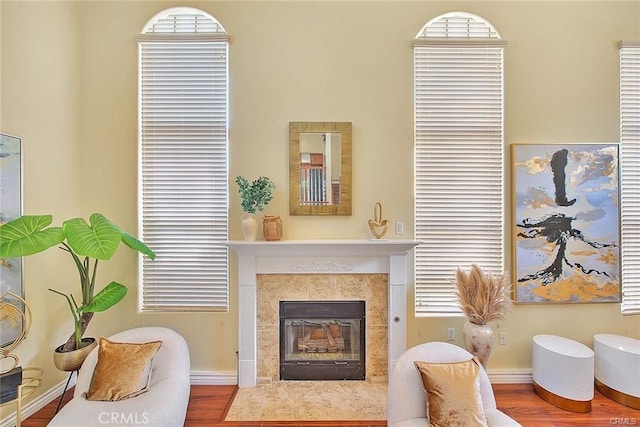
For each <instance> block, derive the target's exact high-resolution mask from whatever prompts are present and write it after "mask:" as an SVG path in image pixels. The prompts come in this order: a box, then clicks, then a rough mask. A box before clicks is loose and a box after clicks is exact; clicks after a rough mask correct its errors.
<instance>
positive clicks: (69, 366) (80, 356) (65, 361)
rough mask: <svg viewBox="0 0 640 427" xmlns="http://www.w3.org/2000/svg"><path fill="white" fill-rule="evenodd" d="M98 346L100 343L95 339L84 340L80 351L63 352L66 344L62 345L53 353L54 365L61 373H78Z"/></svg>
mask: <svg viewBox="0 0 640 427" xmlns="http://www.w3.org/2000/svg"><path fill="white" fill-rule="evenodd" d="M96 345H98V342H97V341H96V339H95V338H82V347H80V348H79V349H77V350H71V351H62V347H64V344H62V345H61V346H59V347H57V348H56V349H55V350H54V352H53V364H54V365H55V367H56V368H58V369H60V370H61V371H66V372H71V371H77V370H78V369H80V367H81V366H82V364H83V363H84V359H86V358H87V356H88V355H89V353H91V350H93V349H94V348H95V346H96Z"/></svg>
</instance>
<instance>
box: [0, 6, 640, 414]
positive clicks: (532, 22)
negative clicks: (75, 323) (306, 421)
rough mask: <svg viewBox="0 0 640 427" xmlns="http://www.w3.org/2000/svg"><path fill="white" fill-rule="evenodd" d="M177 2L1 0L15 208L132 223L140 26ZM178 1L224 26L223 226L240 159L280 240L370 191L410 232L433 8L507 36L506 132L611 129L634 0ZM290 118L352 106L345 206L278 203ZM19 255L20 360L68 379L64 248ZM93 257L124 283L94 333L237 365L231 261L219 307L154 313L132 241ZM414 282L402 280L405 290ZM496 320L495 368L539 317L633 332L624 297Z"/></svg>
mask: <svg viewBox="0 0 640 427" xmlns="http://www.w3.org/2000/svg"><path fill="white" fill-rule="evenodd" d="M180 4H184V5H186V4H187V3H186V2H179V1H176V2H155V1H130V2H127V1H113V2H100V1H84V2H74V1H59V2H12V1H6V0H5V1H3V2H2V9H1V25H2V27H1V28H2V30H1V33H0V36H1V40H2V56H1V62H0V64H1V66H2V69H1V74H0V76H1V77H2V82H1V83H2V84H1V85H0V93H1V94H2V102H1V104H0V108H1V110H0V111H1V112H2V116H1V117H0V119H1V122H0V123H2V130H3V131H4V132H8V133H12V134H16V135H19V136H21V137H22V138H23V141H24V146H25V149H24V151H25V157H24V174H25V187H24V211H25V213H43V212H52V213H53V214H54V216H55V218H56V219H57V220H59V221H61V220H63V219H66V218H67V217H70V216H73V215H88V214H90V213H92V212H94V211H99V212H103V213H105V214H106V215H107V216H108V217H110V218H112V219H113V220H114V221H115V222H116V223H118V224H120V225H121V226H123V227H124V228H125V229H127V230H129V231H132V232H135V230H136V227H137V220H136V212H137V202H136V196H137V193H136V192H137V189H136V162H137V160H136V141H137V127H136V111H137V102H136V96H137V46H136V43H135V36H136V34H138V33H139V32H140V30H141V29H142V27H143V26H144V24H145V23H146V22H147V20H148V19H150V18H151V17H152V16H154V15H155V14H156V13H157V12H159V11H161V10H163V9H165V8H167V7H171V6H175V5H180ZM188 5H189V6H195V7H199V8H201V9H203V10H205V11H207V12H209V13H211V14H212V15H213V16H215V17H216V18H217V19H219V20H220V22H221V23H222V24H223V26H224V27H225V28H226V29H227V31H228V32H229V34H230V35H231V45H230V55H229V65H230V74H231V78H230V108H231V114H230V135H229V138H230V183H231V187H230V188H231V193H230V212H229V218H230V233H231V235H230V237H231V238H232V239H241V231H240V221H239V217H240V214H241V209H240V199H239V196H238V194H237V191H236V187H235V184H233V179H234V178H235V176H237V175H244V176H246V177H249V178H254V177H257V176H259V175H266V176H269V177H271V179H272V180H273V181H274V182H275V184H276V186H277V188H276V191H275V198H274V200H273V202H272V203H271V204H270V205H269V206H268V207H267V209H266V211H265V213H266V214H270V215H274V214H277V215H280V216H282V217H283V222H284V230H285V231H284V233H285V235H284V237H285V238H286V239H306V238H354V239H356V238H369V237H370V234H369V230H368V227H367V220H368V219H370V218H372V216H373V207H374V205H375V203H376V202H381V203H382V204H383V207H384V216H385V218H386V219H389V220H391V221H393V222H395V221H404V222H405V224H406V225H407V227H406V231H407V234H405V235H404V236H396V235H394V234H393V233H392V232H391V234H390V235H389V236H388V237H391V238H395V237H405V238H408V237H410V236H411V235H412V232H413V196H412V187H413V174H412V164H413V160H412V153H413V139H412V137H413V119H412V117H413V104H412V89H413V88H412V86H413V85H412V72H413V70H412V48H411V41H412V39H413V38H414V36H415V35H416V33H417V32H418V30H420V28H421V27H422V26H423V25H424V24H425V23H426V22H427V21H429V20H430V19H432V18H433V17H435V16H437V15H439V14H441V13H444V12H446V11H450V10H464V11H468V12H471V13H475V14H478V15H480V16H482V17H484V18H485V19H487V20H489V21H490V22H491V23H492V24H494V25H495V26H496V28H497V29H498V30H499V31H500V33H501V35H502V36H503V37H504V38H505V39H507V40H508V48H507V51H506V56H505V71H506V79H505V95H506V111H505V117H506V126H505V132H506V143H507V144H511V143H512V142H554V141H556V142H574V141H581V142H582V141H585V142H594V141H617V140H618V65H617V64H618V56H617V55H618V51H617V46H616V44H617V42H618V41H619V40H621V39H636V40H637V39H640V3H638V2H635V1H628V2H624V1H607V2H591V1H589V2H577V1H570V2H514V1H509V2H504V1H503V2H482V1H468V2H452V1H428V2H427V1H416V2H399V1H393V2H383V1H379V2H280V1H273V2H271V1H259V2H248V1H234V2H231V1H223V2H210V1H207V2H189V3H188ZM336 70H337V71H336ZM289 121H351V122H353V141H354V143H353V157H354V161H353V196H354V209H353V215H352V216H350V217H334V218H327V217H290V216H288V206H287V200H288V190H287V183H288V166H287V153H288V151H287V150H288V147H287V144H288V142H287V141H288V135H287V132H288V122H289ZM506 152H508V150H506ZM506 164H507V166H508V162H506ZM506 176H507V177H508V176H509V175H508V173H507V174H506ZM507 203H510V199H507ZM506 221H507V224H508V223H509V221H510V217H509V216H508V217H507V218H506ZM510 238H511V236H510V235H507V236H506V239H507V247H510V244H509V239H510ZM508 252H510V250H508ZM508 257H509V258H510V253H508ZM507 265H508V264H507ZM231 266H232V268H235V266H236V263H235V258H232V264H231ZM25 268H26V275H25V286H26V289H27V299H28V300H29V302H30V303H31V304H32V306H33V307H34V308H35V310H36V322H35V323H34V326H33V328H32V331H31V334H30V335H29V337H28V339H27V341H26V342H25V343H24V344H23V345H22V346H21V347H20V348H19V349H18V353H19V356H20V357H21V361H22V363H23V364H25V365H29V364H32V365H39V366H43V367H45V369H46V382H45V387H44V388H43V390H47V389H48V388H50V387H51V386H52V385H53V384H55V383H58V382H60V381H62V380H63V378H64V374H63V373H61V372H58V371H56V370H55V368H54V367H53V366H52V364H51V362H50V351H51V349H52V348H53V347H55V345H57V344H58V343H60V342H61V341H63V339H64V338H65V336H66V335H67V333H68V331H70V329H71V323H70V322H69V320H68V319H67V317H68V315H67V313H66V307H65V306H64V303H63V302H62V301H59V300H57V299H55V298H50V296H51V295H48V294H47V292H46V291H45V288H46V287H49V286H54V285H55V286H56V287H59V288H62V289H65V288H68V289H70V290H75V287H76V284H75V281H71V283H69V280H68V279H69V278H73V276H72V275H73V271H72V269H71V266H70V265H68V260H66V259H64V258H63V257H62V255H61V254H57V253H55V251H49V252H47V253H44V254H41V255H37V256H34V257H30V258H29V259H27V260H26V261H25ZM101 274H102V276H101V277H104V280H112V279H113V280H118V281H122V282H123V283H128V284H129V285H130V293H129V295H128V296H127V298H126V300H125V302H124V303H122V304H119V305H118V306H116V307H115V308H114V309H112V310H110V311H108V312H106V313H99V314H97V315H96V319H95V320H94V321H93V323H92V326H91V330H90V333H91V334H93V335H109V334H111V333H113V332H115V331H117V330H121V329H124V328H127V327H133V326H138V325H166V326H169V327H172V328H174V329H176V330H177V331H178V332H180V333H182V334H183V335H184V336H185V337H186V339H187V341H188V343H189V346H190V348H191V358H192V369H193V370H205V371H233V370H235V368H236V366H235V361H236V358H235V351H236V346H237V315H238V314H237V309H236V307H237V277H236V274H235V273H232V277H231V310H230V312H229V313H210V314H193V313H184V314H155V315H150V314H136V289H135V283H136V282H137V270H136V257H135V255H133V254H132V253H129V252H127V251H122V252H120V253H118V254H117V255H116V257H115V259H114V260H113V261H112V262H111V263H109V264H108V265H107V264H104V266H103V267H102V271H101ZM107 274H108V275H107ZM73 279H74V280H75V278H73ZM412 293H413V292H412V289H409V295H408V299H407V303H408V304H411V299H412V297H413V295H412ZM462 323H463V320H462V319H460V318H451V319H449V318H445V319H442V318H441V319H433V318H420V319H414V318H413V317H412V318H410V319H409V321H408V325H409V327H408V343H409V345H413V344H416V343H419V342H422V341H427V340H443V339H445V338H446V335H445V332H446V328H447V327H456V328H457V332H458V335H461V325H462ZM499 328H500V330H501V331H506V332H508V333H509V344H508V345H506V346H496V348H495V350H494V354H493V355H492V357H491V359H490V362H489V368H490V369H513V368H527V367H530V365H531V360H530V350H531V349H530V342H531V337H532V336H533V335H535V334H538V333H549V332H551V333H557V334H561V335H566V336H571V337H574V338H576V339H578V340H580V341H582V342H585V343H587V344H590V343H591V340H592V336H593V334H594V333H598V332H611V333H620V334H625V335H630V336H635V337H640V318H639V317H638V316H635V317H623V316H621V315H620V307H619V304H600V305H557V306H550V305H542V306H537V305H536V306H533V305H532V306H518V307H516V308H515V309H514V310H513V312H512V313H511V314H510V315H509V317H508V318H507V319H506V320H504V321H503V322H501V323H500V325H499ZM459 342H460V340H458V343H459ZM3 411H5V412H6V409H3ZM3 413H4V412H3Z"/></svg>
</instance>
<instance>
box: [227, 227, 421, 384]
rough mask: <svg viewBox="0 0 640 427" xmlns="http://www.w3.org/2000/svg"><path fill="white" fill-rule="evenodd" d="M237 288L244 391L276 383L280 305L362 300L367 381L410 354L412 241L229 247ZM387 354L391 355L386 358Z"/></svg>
mask: <svg viewBox="0 0 640 427" xmlns="http://www.w3.org/2000/svg"><path fill="white" fill-rule="evenodd" d="M227 244H228V246H229V248H231V249H232V250H234V251H235V252H236V254H237V257H238V260H237V267H238V284H239V295H238V301H239V308H238V311H239V332H238V334H239V336H238V346H239V348H238V350H239V360H238V385H239V386H240V387H254V386H255V385H256V384H257V382H258V380H268V381H272V380H277V379H278V360H279V359H278V357H279V355H278V351H279V344H278V326H279V325H278V320H279V319H278V302H279V301H280V300H297V301H303V300H364V301H365V302H366V307H367V309H366V316H367V335H366V340H367V344H366V351H367V360H366V363H367V371H366V377H367V379H374V378H376V377H386V376H387V372H388V369H389V367H390V366H393V364H394V363H395V361H396V360H397V358H398V357H399V356H400V355H401V354H402V352H404V350H405V349H406V285H407V256H408V253H409V251H411V249H412V248H413V247H414V246H416V244H417V242H415V241H412V240H399V239H393V240H285V241H279V242H265V241H258V242H245V241H231V242H228V243H227ZM385 349H386V352H385Z"/></svg>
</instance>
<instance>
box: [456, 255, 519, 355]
mask: <svg viewBox="0 0 640 427" xmlns="http://www.w3.org/2000/svg"><path fill="white" fill-rule="evenodd" d="M454 284H455V285H456V292H455V293H456V296H457V297H458V302H459V303H460V308H461V309H462V312H463V313H464V315H465V317H466V318H467V322H465V324H464V327H463V335H464V343H465V347H466V349H467V350H468V351H469V352H470V353H472V354H473V355H475V356H477V357H478V359H479V360H480V363H482V366H485V367H486V364H487V360H488V359H489V355H490V354H491V346H492V342H493V329H492V328H491V326H490V325H489V322H491V321H492V320H498V319H502V318H503V317H504V316H505V315H506V314H507V312H508V311H509V309H510V308H511V306H512V303H513V301H512V300H511V297H510V295H509V294H510V292H511V282H510V280H509V275H508V274H507V273H502V274H497V275H495V274H488V273H485V272H483V271H482V269H481V268H480V267H479V266H478V265H477V264H473V265H472V266H471V270H470V271H463V270H462V269H460V268H458V270H457V271H456V279H455V280H454Z"/></svg>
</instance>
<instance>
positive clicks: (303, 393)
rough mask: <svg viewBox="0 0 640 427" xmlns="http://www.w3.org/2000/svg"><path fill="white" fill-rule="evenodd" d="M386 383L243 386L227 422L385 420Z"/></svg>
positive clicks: (297, 383) (284, 382)
mask: <svg viewBox="0 0 640 427" xmlns="http://www.w3.org/2000/svg"><path fill="white" fill-rule="evenodd" d="M386 412H387V384H386V382H369V381H278V382H274V383H270V384H260V385H258V386H256V387H243V388H240V389H238V392H237V394H236V396H235V399H234V400H233V403H232V405H231V408H230V409H229V412H228V413H227V417H226V418H225V421H333V420H343V421H348V420H363V419H366V420H385V419H386Z"/></svg>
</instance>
